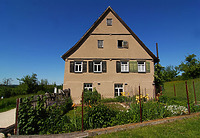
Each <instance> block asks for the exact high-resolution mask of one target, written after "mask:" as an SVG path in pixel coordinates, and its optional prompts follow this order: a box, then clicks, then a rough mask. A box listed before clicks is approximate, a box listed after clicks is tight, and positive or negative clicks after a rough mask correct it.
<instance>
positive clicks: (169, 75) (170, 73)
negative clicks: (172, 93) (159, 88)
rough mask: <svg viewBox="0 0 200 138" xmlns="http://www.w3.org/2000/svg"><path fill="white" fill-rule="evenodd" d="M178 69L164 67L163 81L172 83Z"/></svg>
mask: <svg viewBox="0 0 200 138" xmlns="http://www.w3.org/2000/svg"><path fill="white" fill-rule="evenodd" d="M179 73H180V72H179V68H178V67H176V66H175V67H174V66H171V65H170V66H166V67H165V68H164V70H163V79H164V81H172V80H175V78H176V77H177V75H178V74H179Z"/></svg>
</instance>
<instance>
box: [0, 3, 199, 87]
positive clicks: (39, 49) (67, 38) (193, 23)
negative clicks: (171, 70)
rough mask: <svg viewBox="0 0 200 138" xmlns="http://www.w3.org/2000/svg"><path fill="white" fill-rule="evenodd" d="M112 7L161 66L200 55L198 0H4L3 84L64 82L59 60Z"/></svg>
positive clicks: (0, 18)
mask: <svg viewBox="0 0 200 138" xmlns="http://www.w3.org/2000/svg"><path fill="white" fill-rule="evenodd" d="M108 6H111V7H112V8H113V10H114V11H115V12H116V13H117V14H118V15H119V16H120V17H121V18H122V20H124V21H125V23H126V24H127V25H128V26H129V27H130V28H131V29H132V30H133V32H134V33H135V34H136V35H137V36H138V37H139V38H140V39H141V40H142V41H143V42H144V44H145V45H146V46H147V47H148V48H149V49H150V50H151V51H152V52H153V53H154V54H156V49H155V45H156V42H157V43H158V45H159V56H160V59H161V62H160V63H161V65H163V66H167V65H173V66H176V65H179V64H180V63H181V61H184V59H185V56H187V55H188V54H196V55H197V57H198V58H199V57H200V0H190V1H188V0H151V1H149V0H123V1H122V0H112V1H111V0H95V1H94V0H0V62H1V64H0V83H1V82H2V79H3V78H12V79H13V82H12V83H13V84H17V83H18V81H17V80H16V78H22V77H23V76H25V75H31V74H32V73H36V74H37V75H38V79H39V80H41V79H48V80H49V82H50V83H53V82H56V83H57V84H62V83H63V79H64V64H65V63H64V61H63V60H62V59H61V57H60V56H61V55H63V54H64V53H65V52H66V51H67V50H68V49H69V48H71V47H72V46H73V45H74V44H75V43H76V42H77V41H78V40H79V39H80V38H81V37H82V35H84V33H85V32H86V31H87V30H88V29H89V28H90V27H91V25H92V24H93V23H94V22H95V21H96V20H97V18H98V17H99V16H100V15H101V14H102V13H103V12H104V10H105V9H106V8H107V7H108Z"/></svg>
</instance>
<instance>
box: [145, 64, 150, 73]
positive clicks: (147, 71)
mask: <svg viewBox="0 0 200 138" xmlns="http://www.w3.org/2000/svg"><path fill="white" fill-rule="evenodd" d="M145 65H146V73H150V62H146V63H145Z"/></svg>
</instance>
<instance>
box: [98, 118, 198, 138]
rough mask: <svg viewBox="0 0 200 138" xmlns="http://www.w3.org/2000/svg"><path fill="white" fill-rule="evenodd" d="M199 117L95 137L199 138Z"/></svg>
mask: <svg viewBox="0 0 200 138" xmlns="http://www.w3.org/2000/svg"><path fill="white" fill-rule="evenodd" d="M199 124H200V116H197V117H193V118H190V119H184V120H177V121H175V122H172V123H165V124H159V125H155V126H145V127H141V128H136V129H132V130H127V131H121V132H115V133H110V134H104V135H99V136H95V137H96V138H97V137H100V138H108V137H109V138H124V137H126V138H127V137H130V138H132V137H137V138H147V137H148V138H155V137H157V138H171V137H178V138H179V137H180V138H183V137H187V138H194V137H200V125H199Z"/></svg>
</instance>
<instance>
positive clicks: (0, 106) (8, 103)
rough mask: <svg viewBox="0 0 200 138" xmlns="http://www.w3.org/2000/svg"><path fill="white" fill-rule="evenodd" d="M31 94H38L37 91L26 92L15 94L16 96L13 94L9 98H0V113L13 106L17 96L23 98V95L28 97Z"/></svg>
mask: <svg viewBox="0 0 200 138" xmlns="http://www.w3.org/2000/svg"><path fill="white" fill-rule="evenodd" d="M32 95H38V93H37V94H27V95H17V96H13V97H10V98H4V99H0V113H1V112H5V111H8V110H10V109H13V108H15V107H16V99H17V98H25V97H30V96H32Z"/></svg>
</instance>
